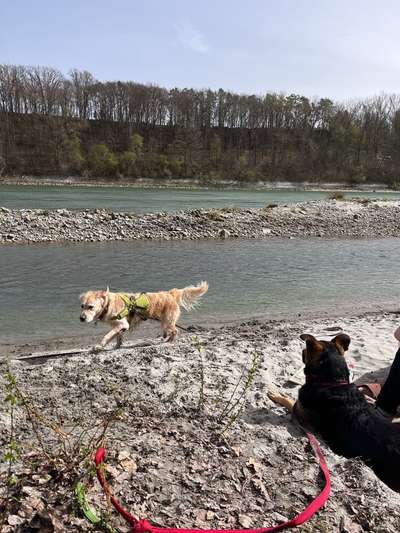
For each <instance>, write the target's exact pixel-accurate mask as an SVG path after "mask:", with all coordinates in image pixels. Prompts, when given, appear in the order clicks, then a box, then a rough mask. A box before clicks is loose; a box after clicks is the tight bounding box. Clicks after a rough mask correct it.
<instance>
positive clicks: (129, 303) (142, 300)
mask: <svg viewBox="0 0 400 533" xmlns="http://www.w3.org/2000/svg"><path fill="white" fill-rule="evenodd" d="M118 296H119V297H120V298H122V300H123V302H124V304H125V307H124V308H123V309H122V311H120V312H119V313H118V315H115V316H114V317H113V320H121V319H122V318H125V317H127V316H129V315H131V316H132V315H139V316H140V318H142V319H143V320H146V319H147V318H148V315H149V307H150V300H149V297H148V296H147V294H145V293H144V292H142V294H140V295H139V296H138V297H137V298H135V297H134V296H129V295H128V294H126V292H119V293H118Z"/></svg>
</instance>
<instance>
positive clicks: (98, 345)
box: [91, 344, 104, 353]
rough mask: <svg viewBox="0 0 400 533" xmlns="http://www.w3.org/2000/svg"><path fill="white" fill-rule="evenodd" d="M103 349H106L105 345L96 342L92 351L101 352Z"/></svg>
mask: <svg viewBox="0 0 400 533" xmlns="http://www.w3.org/2000/svg"><path fill="white" fill-rule="evenodd" d="M102 350H104V347H103V346H102V345H101V344H96V346H93V348H92V350H91V351H92V353H99V352H101V351H102Z"/></svg>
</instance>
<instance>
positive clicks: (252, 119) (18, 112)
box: [0, 64, 400, 188]
mask: <svg viewBox="0 0 400 533" xmlns="http://www.w3.org/2000/svg"><path fill="white" fill-rule="evenodd" d="M399 165H400V97H399V96H398V95H392V94H384V93H382V94H380V95H376V96H373V97H369V98H365V99H359V100H353V101H348V102H334V101H332V100H331V99H328V98H308V97H306V96H303V95H297V94H282V93H265V94H263V95H248V94H247V95H246V94H235V93H233V92H230V91H227V90H223V89H219V90H218V91H213V90H210V89H201V90H200V89H187V88H173V89H167V88H163V87H159V86H157V85H144V84H141V83H135V82H130V81H106V82H103V81H98V80H96V79H95V78H94V76H92V75H91V74H90V73H89V72H87V71H78V70H72V71H71V72H69V73H68V75H64V74H63V73H62V72H60V71H59V70H57V69H55V68H51V67H40V66H37V67H36V66H21V65H7V64H3V65H0V176H82V177H84V178H86V179H93V180H95V179H96V178H103V179H104V178H105V179H109V180H112V181H116V180H118V179H123V178H125V179H132V180H134V179H137V178H157V179H169V178H175V179H179V178H186V179H187V178H189V179H196V180H199V181H200V182H204V183H207V182H218V181H222V180H229V181H235V182H253V183H256V182H259V181H264V182H268V181H291V182H302V181H314V182H343V183H348V184H361V183H364V182H370V183H382V184H387V185H390V186H392V187H395V188H398V187H400V173H399Z"/></svg>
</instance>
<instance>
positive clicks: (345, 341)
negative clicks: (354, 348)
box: [331, 333, 350, 355]
mask: <svg viewBox="0 0 400 533" xmlns="http://www.w3.org/2000/svg"><path fill="white" fill-rule="evenodd" d="M331 342H333V344H334V345H335V346H336V348H337V349H338V352H339V353H341V354H342V355H344V352H346V351H347V350H348V349H349V346H350V337H349V336H348V335H346V333H339V335H336V337H334V338H333V339H332V341H331Z"/></svg>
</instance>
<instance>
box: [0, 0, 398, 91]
mask: <svg viewBox="0 0 400 533" xmlns="http://www.w3.org/2000/svg"><path fill="white" fill-rule="evenodd" d="M0 13H1V15H0V17H1V25H0V63H9V64H19V65H41V66H51V67H55V68H58V69H59V70H61V71H62V72H63V73H64V74H67V73H68V72H69V71H70V70H71V69H73V68H77V69H79V70H88V71H89V72H91V73H92V74H93V75H94V76H95V77H96V78H97V79H98V80H101V81H106V80H122V81H126V80H130V81H135V82H139V83H153V84H156V85H160V86H163V87H167V88H173V87H178V88H184V87H188V88H195V89H207V88H211V89H214V90H217V89H219V88H222V89H225V90H230V91H233V92H237V93H245V94H260V95H261V94H265V93H266V92H283V93H289V94H290V93H296V94H301V95H305V96H308V97H310V98H314V97H327V98H332V99H333V100H336V101H348V100H352V99H357V98H365V97H368V96H371V95H374V94H380V93H382V92H386V93H400V2H399V1H398V0H385V1H382V2H378V0H347V1H344V0H329V1H328V0H296V1H295V0H196V1H194V0H0Z"/></svg>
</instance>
